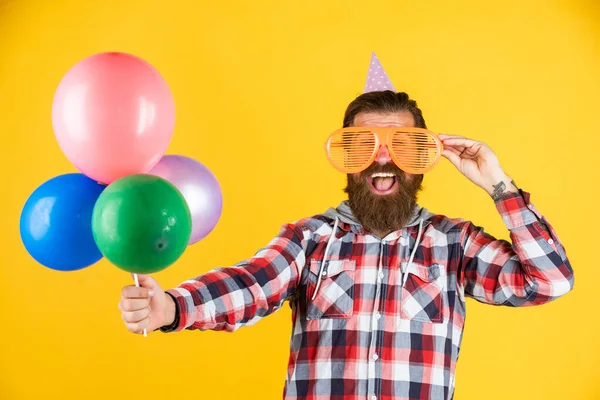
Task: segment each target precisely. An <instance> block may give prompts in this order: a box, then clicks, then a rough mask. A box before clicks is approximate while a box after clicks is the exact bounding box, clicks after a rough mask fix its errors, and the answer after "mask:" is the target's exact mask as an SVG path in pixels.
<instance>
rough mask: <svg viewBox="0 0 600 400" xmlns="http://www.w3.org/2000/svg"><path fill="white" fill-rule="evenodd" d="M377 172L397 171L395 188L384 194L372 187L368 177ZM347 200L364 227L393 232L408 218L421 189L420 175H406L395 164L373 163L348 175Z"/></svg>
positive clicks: (407, 220)
mask: <svg viewBox="0 0 600 400" xmlns="http://www.w3.org/2000/svg"><path fill="white" fill-rule="evenodd" d="M376 172H389V173H393V174H395V175H396V180H397V190H396V191H395V192H393V193H390V194H387V195H377V194H375V193H373V192H372V191H371V188H370V183H369V177H370V176H371V174H374V173H376ZM347 177H348V185H347V186H346V188H345V189H344V192H346V193H348V201H349V203H350V208H351V209H352V213H353V214H354V216H355V217H356V218H357V219H358V221H359V222H360V223H361V224H362V225H363V227H364V228H365V229H367V230H368V231H372V232H385V233H388V232H394V231H396V230H399V229H402V227H403V226H404V225H405V224H407V223H408V222H410V219H411V217H412V216H413V211H414V207H415V205H416V204H417V195H418V193H419V191H420V190H421V189H422V183H423V175H407V174H406V173H405V172H404V171H402V170H401V169H400V168H398V167H396V166H395V165H394V164H385V165H379V164H377V163H373V164H372V165H371V166H370V167H369V168H367V169H366V170H364V171H362V172H361V173H359V174H352V175H350V174H349V175H347Z"/></svg>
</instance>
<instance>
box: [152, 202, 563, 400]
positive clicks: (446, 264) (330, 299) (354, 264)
mask: <svg viewBox="0 0 600 400" xmlns="http://www.w3.org/2000/svg"><path fill="white" fill-rule="evenodd" d="M495 205H496V208H497V210H498V212H499V213H500V215H501V217H502V219H503V221H504V223H505V225H506V227H507V228H508V230H509V232H510V238H511V242H512V245H511V242H508V241H505V240H499V239H496V238H494V237H492V236H490V235H489V234H487V233H486V232H484V230H483V229H482V228H480V227H478V226H476V225H474V224H473V223H471V222H469V221H465V220H462V219H453V218H448V217H446V216H443V215H437V214H432V213H430V212H428V211H427V210H426V209H424V208H421V207H416V208H415V213H414V218H413V220H412V221H411V222H410V223H409V224H407V226H405V227H404V228H403V229H401V230H398V231H396V232H392V233H390V234H389V235H387V236H386V237H385V238H383V239H382V238H379V237H377V236H374V235H373V234H370V233H368V232H365V231H364V230H363V228H362V227H361V225H360V224H359V223H358V221H357V220H356V219H355V218H354V217H353V216H352V212H351V210H350V208H349V206H348V204H347V202H343V203H342V204H341V205H340V206H338V207H337V208H335V209H334V208H332V209H329V210H328V211H327V212H325V213H323V214H319V215H316V216H313V217H310V218H306V219H303V220H300V221H298V222H296V223H293V224H287V225H284V226H283V228H282V230H281V232H280V234H279V235H278V236H277V237H275V238H274V239H273V240H272V241H271V242H270V243H269V244H268V245H267V246H266V247H265V248H263V249H261V250H260V251H258V252H257V253H256V254H255V255H254V257H252V258H250V259H248V260H245V261H243V262H240V263H238V264H236V265H235V266H232V267H228V268H218V269H214V270H212V271H210V272H208V273H206V274H203V275H202V276H199V277H197V278H195V279H191V280H188V281H186V282H184V283H182V284H181V285H179V286H178V287H177V288H174V289H170V290H168V291H167V293H169V294H170V295H172V296H173V297H174V299H175V300H176V301H175V303H176V308H177V313H176V314H177V317H176V320H175V322H174V324H173V325H171V326H168V327H163V328H161V330H162V331H163V332H173V331H181V330H183V329H199V330H208V329H212V330H225V331H235V330H236V329H238V328H240V327H243V326H248V325H252V324H254V323H256V322H258V321H259V320H260V319H261V318H264V317H266V316H267V315H269V314H271V313H273V312H275V311H277V310H278V309H280V308H281V307H282V305H283V304H284V302H285V301H286V300H288V301H289V304H290V306H291V307H292V313H293V314H292V316H293V321H294V322H293V324H294V326H293V331H292V337H291V340H290V357H289V366H288V374H287V379H286V382H285V387H284V392H283V396H284V399H286V400H295V399H314V400H320V399H323V400H325V399H340V400H341V399H344V400H350V399H361V400H362V399H367V400H388V399H389V400H391V399H398V400H399V399H451V398H452V396H453V393H454V387H455V368H456V361H457V359H458V355H459V351H460V343H461V337H462V332H463V326H464V320H465V299H466V298H467V297H471V298H474V299H476V300H477V301H480V302H483V303H488V304H494V305H505V306H513V307H517V306H532V305H538V304H544V303H547V302H549V301H552V300H554V299H556V298H558V297H560V296H562V295H564V294H566V293H567V292H569V291H570V290H571V289H572V288H573V270H572V269H571V266H570V264H569V261H568V259H567V256H566V254H565V250H564V247H563V245H562V243H561V242H560V241H559V238H558V237H557V235H556V233H555V231H554V229H553V228H552V226H551V225H550V224H549V223H548V222H547V220H546V219H545V218H544V217H543V216H542V215H541V214H540V213H539V212H538V211H537V210H536V209H535V207H534V206H533V205H532V204H531V203H530V201H529V194H528V193H526V192H523V191H521V192H520V193H517V194H513V195H511V196H510V197H508V198H505V199H503V200H499V201H496V202H495Z"/></svg>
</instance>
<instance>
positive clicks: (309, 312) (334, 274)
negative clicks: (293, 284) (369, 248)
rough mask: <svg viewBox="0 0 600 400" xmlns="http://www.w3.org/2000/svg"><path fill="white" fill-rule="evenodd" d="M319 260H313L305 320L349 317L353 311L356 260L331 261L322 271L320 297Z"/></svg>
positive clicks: (307, 289)
mask: <svg viewBox="0 0 600 400" xmlns="http://www.w3.org/2000/svg"><path fill="white" fill-rule="evenodd" d="M320 269H321V261H320V260H311V262H310V272H309V277H308V284H307V288H306V304H307V309H306V318H307V319H321V318H348V317H350V316H351V315H352V310H353V308H354V273H355V271H356V262H355V261H354V260H328V261H325V268H323V270H322V271H321V283H320V285H319V288H318V290H317V294H316V296H315V298H314V299H313V298H312V297H313V294H314V293H315V289H316V287H317V280H318V275H317V274H318V273H319V270H320Z"/></svg>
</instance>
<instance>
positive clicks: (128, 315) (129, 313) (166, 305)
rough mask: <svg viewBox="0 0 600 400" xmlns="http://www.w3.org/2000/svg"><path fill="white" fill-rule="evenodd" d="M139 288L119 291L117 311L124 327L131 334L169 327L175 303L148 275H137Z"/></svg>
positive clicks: (173, 317) (173, 314)
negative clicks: (119, 297)
mask: <svg viewBox="0 0 600 400" xmlns="http://www.w3.org/2000/svg"><path fill="white" fill-rule="evenodd" d="M138 280H139V283H140V287H137V286H133V285H130V286H125V287H124V288H123V289H122V290H121V301H120V302H119V310H121V317H122V318H123V321H124V322H125V327H126V328H127V329H128V330H129V331H131V332H133V333H142V332H143V331H144V329H146V330H147V331H148V332H152V331H153V330H155V329H157V328H160V327H161V326H164V325H170V324H172V323H173V321H174V320H175V302H174V301H173V298H172V297H171V296H169V295H168V294H166V293H165V292H164V291H163V290H162V288H161V287H160V285H159V284H158V283H157V282H156V280H154V278H152V277H151V276H149V275H138Z"/></svg>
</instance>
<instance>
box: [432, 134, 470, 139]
mask: <svg viewBox="0 0 600 400" xmlns="http://www.w3.org/2000/svg"><path fill="white" fill-rule="evenodd" d="M437 136H438V138H440V139H442V140H445V139H458V138H464V136H460V135H447V134H445V133H439V134H438V135H437Z"/></svg>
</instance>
